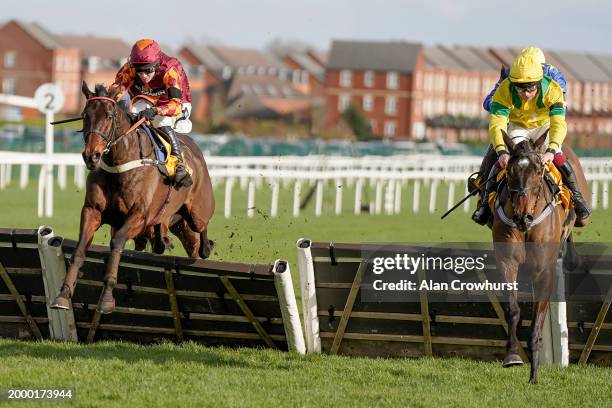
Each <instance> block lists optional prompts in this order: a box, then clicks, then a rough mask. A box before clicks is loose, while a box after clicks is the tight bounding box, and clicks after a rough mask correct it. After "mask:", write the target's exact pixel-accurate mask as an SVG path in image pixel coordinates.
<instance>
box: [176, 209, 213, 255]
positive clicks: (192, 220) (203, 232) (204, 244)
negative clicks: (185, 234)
mask: <svg viewBox="0 0 612 408" xmlns="http://www.w3.org/2000/svg"><path fill="white" fill-rule="evenodd" d="M200 210H201V209H199V208H196V207H195V206H192V207H191V208H187V206H183V208H181V215H183V218H184V219H185V221H187V225H188V226H189V228H191V230H192V231H193V232H195V233H198V234H200V248H199V251H198V254H199V255H200V257H201V258H202V259H206V258H208V257H209V256H210V254H211V252H212V250H213V248H214V246H215V243H214V242H213V241H212V240H210V239H208V231H207V229H208V221H209V220H210V217H208V218H206V217H204V214H200V212H203V211H200Z"/></svg>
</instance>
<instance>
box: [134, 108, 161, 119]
mask: <svg viewBox="0 0 612 408" xmlns="http://www.w3.org/2000/svg"><path fill="white" fill-rule="evenodd" d="M155 114H156V112H155V108H147V109H145V110H142V111H140V112H138V115H137V116H136V119H138V120H140V119H142V118H145V119H146V120H153V118H154V117H155Z"/></svg>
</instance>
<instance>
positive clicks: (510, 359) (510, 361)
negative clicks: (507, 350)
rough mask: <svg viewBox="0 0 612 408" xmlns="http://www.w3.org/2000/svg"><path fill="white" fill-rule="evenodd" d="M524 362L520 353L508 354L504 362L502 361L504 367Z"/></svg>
mask: <svg viewBox="0 0 612 408" xmlns="http://www.w3.org/2000/svg"><path fill="white" fill-rule="evenodd" d="M521 364H523V359H522V358H521V356H519V355H518V354H508V355H507V356H506V358H504V362H503V363H502V367H512V366H515V365H521Z"/></svg>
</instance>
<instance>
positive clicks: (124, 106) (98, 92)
mask: <svg viewBox="0 0 612 408" xmlns="http://www.w3.org/2000/svg"><path fill="white" fill-rule="evenodd" d="M118 92H119V89H118V88H117V89H115V90H113V91H111V92H110V93H109V92H108V89H107V88H106V86H105V85H104V84H96V87H95V90H94V96H105V97H109V98H112V99H115V96H116V95H117V93H118ZM117 106H118V107H119V108H120V109H121V110H122V111H123V112H125V113H127V114H128V117H129V118H130V121H132V115H130V114H129V113H130V109H129V103H128V102H126V101H124V100H120V101H118V102H117Z"/></svg>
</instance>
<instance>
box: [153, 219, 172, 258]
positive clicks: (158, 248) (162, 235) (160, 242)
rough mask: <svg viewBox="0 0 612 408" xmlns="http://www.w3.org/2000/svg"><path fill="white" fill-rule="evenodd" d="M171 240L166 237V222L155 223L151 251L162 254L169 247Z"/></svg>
mask: <svg viewBox="0 0 612 408" xmlns="http://www.w3.org/2000/svg"><path fill="white" fill-rule="evenodd" d="M171 245H172V241H171V240H170V237H168V224H166V223H161V224H157V225H155V233H154V238H153V253H155V254H158V255H162V254H163V253H164V252H165V251H166V249H168V248H170V247H171Z"/></svg>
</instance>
